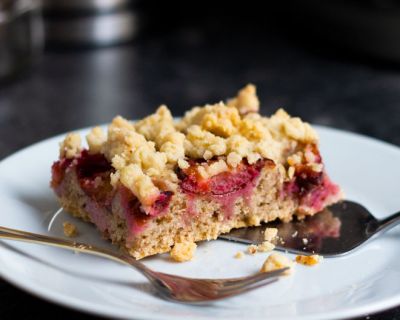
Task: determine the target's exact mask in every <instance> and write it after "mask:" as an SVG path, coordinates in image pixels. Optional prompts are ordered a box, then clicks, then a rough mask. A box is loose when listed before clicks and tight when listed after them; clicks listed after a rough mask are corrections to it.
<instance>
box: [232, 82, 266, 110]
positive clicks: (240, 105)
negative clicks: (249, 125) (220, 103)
mask: <svg viewBox="0 0 400 320" xmlns="http://www.w3.org/2000/svg"><path fill="white" fill-rule="evenodd" d="M227 104H228V106H230V107H235V108H237V109H238V110H239V112H240V114H247V113H249V112H258V109H260V101H259V100H258V97H257V93H256V87H255V86H254V85H252V84H248V85H247V86H245V87H244V88H243V89H242V90H240V91H239V92H238V95H237V97H236V98H233V99H231V100H229V101H228V103H227Z"/></svg>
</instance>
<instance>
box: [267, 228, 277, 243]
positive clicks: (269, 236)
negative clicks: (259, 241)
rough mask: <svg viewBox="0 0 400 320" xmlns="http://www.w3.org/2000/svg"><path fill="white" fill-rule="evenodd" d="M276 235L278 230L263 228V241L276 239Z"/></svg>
mask: <svg viewBox="0 0 400 320" xmlns="http://www.w3.org/2000/svg"><path fill="white" fill-rule="evenodd" d="M277 235H278V229H277V228H265V231H264V240H265V241H272V240H274V239H275V238H276V236H277Z"/></svg>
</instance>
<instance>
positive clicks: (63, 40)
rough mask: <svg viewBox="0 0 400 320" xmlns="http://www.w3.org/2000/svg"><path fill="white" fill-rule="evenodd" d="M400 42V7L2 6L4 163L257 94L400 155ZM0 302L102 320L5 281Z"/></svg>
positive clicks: (385, 1) (6, 1)
mask: <svg viewBox="0 0 400 320" xmlns="http://www.w3.org/2000/svg"><path fill="white" fill-rule="evenodd" d="M399 40H400V1H399V0H342V1H341V0H331V1H317V0H307V1H295V0H292V1H290V0H282V1H275V2H266V1H263V2H259V1H254V0H247V1H244V2H241V3H236V4H235V3H234V2H233V1H210V0H203V1H176V0H169V1H154V0H146V1H145V0H42V1H39V0H0V137H1V139H0V159H1V158H4V157H6V156H7V155H9V154H11V153H12V152H14V151H16V150H18V149H20V148H22V147H25V146H27V145H30V144H31V143H34V142H37V141H39V140H42V139H44V138H47V137H50V136H53V135H55V134H59V133H62V132H65V131H70V130H73V129H77V128H80V127H86V126H91V125H95V124H98V123H106V122H108V121H110V119H111V118H112V117H113V116H115V115H116V114H120V115H123V116H125V117H127V118H130V119H135V118H139V117H142V116H145V115H146V114H148V113H150V112H152V111H153V110H154V109H155V108H156V107H157V106H158V105H159V104H161V103H165V104H167V105H168V106H169V107H170V109H171V110H172V111H173V112H174V114H175V115H178V116H180V115H182V114H183V112H184V110H185V109H187V108H189V107H191V106H193V105H196V104H204V103H206V102H217V101H219V100H221V99H225V98H227V97H231V96H233V95H235V93H236V91H237V90H238V89H240V88H241V87H242V86H244V85H245V84H247V83H249V82H251V83H254V84H255V85H257V88H258V94H259V97H260V100H261V102H262V110H261V112H262V113H264V114H270V113H272V112H273V111H274V110H275V109H276V108H278V107H284V108H285V109H287V110H288V111H289V113H291V114H293V115H296V116H301V117H302V118H304V119H305V120H307V121H309V122H312V123H316V124H322V125H327V126H332V127H336V128H340V129H345V130H350V131H354V132H359V133H362V134H366V135H369V136H373V137H376V138H379V139H382V140H385V141H388V142H391V143H394V144H397V145H400V68H399V66H400V41H399ZM0 301H7V306H2V308H1V311H0V317H1V316H3V317H4V318H5V319H6V318H10V317H11V316H12V317H16V316H19V315H21V316H30V317H32V316H44V315H48V314H49V313H50V314H53V315H57V316H58V317H59V318H62V319H64V318H65V319H67V318H71V317H73V318H74V319H90V317H89V316H86V315H83V314H79V313H77V312H73V311H68V310H65V309H62V308H61V307H58V306H53V305H50V304H48V303H46V302H43V301H41V300H39V299H36V298H33V297H31V296H29V295H28V294H26V293H23V292H22V291H19V290H18V289H15V288H13V287H11V286H10V285H8V284H6V283H5V282H4V281H3V282H1V281H0ZM22 305H24V306H27V307H26V308H25V307H24V308H21V306H22ZM7 316H8V317H7ZM364 318H365V317H364ZM369 318H370V319H400V308H397V309H393V310H389V311H387V312H385V313H381V314H379V315H377V316H370V317H369Z"/></svg>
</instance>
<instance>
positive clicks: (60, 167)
mask: <svg viewBox="0 0 400 320" xmlns="http://www.w3.org/2000/svg"><path fill="white" fill-rule="evenodd" d="M71 162H72V159H66V158H64V159H61V160H59V161H56V162H54V163H53V165H52V166H51V182H50V186H51V187H52V188H53V189H54V190H56V192H57V188H58V187H59V186H60V184H61V182H62V181H63V180H64V175H65V170H67V168H68V167H69V165H70V164H71ZM57 193H58V192H57Z"/></svg>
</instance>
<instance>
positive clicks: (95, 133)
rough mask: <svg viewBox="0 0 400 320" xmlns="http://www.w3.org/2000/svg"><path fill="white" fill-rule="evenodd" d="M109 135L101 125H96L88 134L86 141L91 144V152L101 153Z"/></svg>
mask: <svg viewBox="0 0 400 320" xmlns="http://www.w3.org/2000/svg"><path fill="white" fill-rule="evenodd" d="M106 140H107V137H106V135H105V134H104V132H103V130H102V129H101V128H100V127H94V128H93V129H92V130H91V131H90V133H89V134H88V135H87V136H86V141H87V143H88V145H89V152H90V153H99V152H100V151H101V148H102V146H103V144H104V143H105V142H106Z"/></svg>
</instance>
